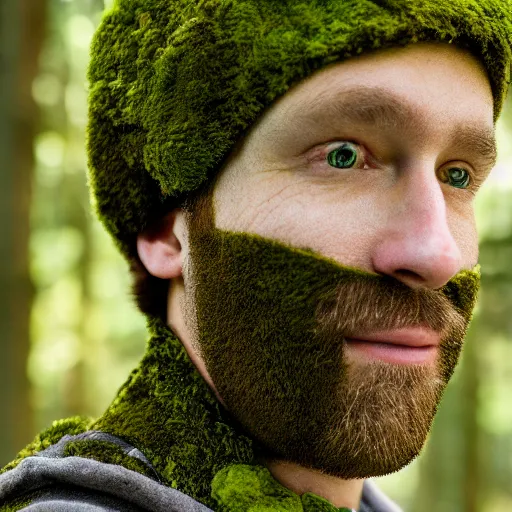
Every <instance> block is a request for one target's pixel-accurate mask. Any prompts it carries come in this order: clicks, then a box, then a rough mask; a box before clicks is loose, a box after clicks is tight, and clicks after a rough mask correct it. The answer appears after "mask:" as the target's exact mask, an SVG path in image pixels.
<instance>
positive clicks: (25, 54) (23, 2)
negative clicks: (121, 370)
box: [0, 0, 46, 466]
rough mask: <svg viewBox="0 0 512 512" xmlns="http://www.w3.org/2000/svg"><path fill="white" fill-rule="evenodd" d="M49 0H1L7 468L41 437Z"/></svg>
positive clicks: (0, 267) (0, 233) (0, 255)
mask: <svg viewBox="0 0 512 512" xmlns="http://www.w3.org/2000/svg"><path fill="white" fill-rule="evenodd" d="M45 4H46V1H45V0H1V1H0V156H1V159H2V170H1V172H0V263H1V264H0V329H1V331H0V333H1V335H0V389H1V393H0V466H1V465H3V464H4V463H6V462H8V461H9V460H10V459H12V458H13V457H14V455H15V454H16V452H17V451H18V450H20V449H21V448H22V447H23V446H24V445H25V444H27V443H28V442H29V441H30V440H31V438H32V437H33V435H34V428H33V418H32V411H31V406H30V386H29V383H28V378H27V371H26V368H27V357H28V354H29V347H30V338H29V327H30V325H29V324H30V308H31V302H32V294H33V292H32V284H31V280H30V273H29V258H28V241H29V221H30V197H31V180H32V168H33V164H34V162H33V149H32V146H33V138H34V134H35V131H36V127H37V109H36V107H35V104H34V101H33V100H32V93H31V90H32V81H33V79H34V77H35V75H36V73H37V64H38V57H39V52H40V49H41V46H42V42H43V36H44V23H43V21H44V19H45V13H46V9H45V8H46V5H45Z"/></svg>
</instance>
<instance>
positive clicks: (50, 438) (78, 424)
mask: <svg viewBox="0 0 512 512" xmlns="http://www.w3.org/2000/svg"><path fill="white" fill-rule="evenodd" d="M92 422H93V420H92V419H91V418H84V417H81V416H74V417H72V418H67V419H63V420H57V421H54V422H53V423H52V425H51V426H50V427H49V428H47V429H46V430H43V431H42V432H41V433H39V434H38V435H37V436H36V438H35V439H34V440H33V441H32V442H31V443H30V444H29V445H27V446H26V447H25V448H23V450H21V451H20V452H19V453H18V455H17V456H16V458H15V459H14V460H13V461H12V462H10V463H9V464H7V465H6V466H5V467H4V468H2V469H1V470H0V473H3V472H4V471H8V470H9V469H12V468H14V467H16V466H17V465H18V464H19V463H20V462H21V461H22V460H23V459H24V458H25V457H30V456H31V455H34V454H35V453H37V452H40V451H42V450H44V449H46V448H48V447H49V446H50V445H52V444H55V443H57V442H58V441H59V440H60V439H61V438H62V437H63V436H65V435H66V434H69V435H76V434H81V433H82V432H85V431H86V430H89V428H90V426H91V424H92Z"/></svg>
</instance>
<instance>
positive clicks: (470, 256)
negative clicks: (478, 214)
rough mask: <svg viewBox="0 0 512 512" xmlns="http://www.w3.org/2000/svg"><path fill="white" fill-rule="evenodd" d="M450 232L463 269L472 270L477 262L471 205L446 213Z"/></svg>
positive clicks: (475, 236)
mask: <svg viewBox="0 0 512 512" xmlns="http://www.w3.org/2000/svg"><path fill="white" fill-rule="evenodd" d="M448 219H449V220H448V223H449V228H450V232H451V234H452V236H453V238H454V240H455V242H456V243H457V245H458V247H459V249H460V252H461V255H462V265H463V267H464V268H472V267H473V266H474V265H475V264H476V263H477V261H478V233H477V229H476V220H475V214H474V210H473V206H472V205H469V204H468V205H466V206H465V207H464V208H457V210H456V211H453V210H450V211H449V212H448Z"/></svg>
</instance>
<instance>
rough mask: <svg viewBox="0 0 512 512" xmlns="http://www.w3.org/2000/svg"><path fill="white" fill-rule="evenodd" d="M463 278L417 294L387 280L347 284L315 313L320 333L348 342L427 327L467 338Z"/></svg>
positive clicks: (346, 282)
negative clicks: (376, 333)
mask: <svg viewBox="0 0 512 512" xmlns="http://www.w3.org/2000/svg"><path fill="white" fill-rule="evenodd" d="M466 279H468V280H469V279H472V277H464V276H462V277H460V278H459V279H458V280H453V281H452V282H450V283H449V285H447V286H445V287H443V288H440V289H438V290H431V289H424V288H418V289H413V288H410V287H408V286H406V285H405V284H403V283H401V282H400V281H398V280H396V279H393V278H388V277H385V276H371V277H369V278H361V277H359V278H357V277H354V278H352V279H348V280H344V281H343V282H341V283H340V284H338V285H337V286H336V288H335V289H334V290H333V292H332V293H331V294H330V296H328V297H325V298H324V299H322V300H321V301H320V302H319V304H318V306H317V309H316V319H317V322H318V326H319V330H320V331H321V333H323V334H325V335H328V336H336V337H339V336H340V333H341V334H342V335H343V336H344V337H350V336H356V335H361V334H364V333H369V332H372V331H381V330H391V329H400V328H404V327H413V326H414V327H417V326H423V327H427V328H430V329H433V330H434V331H436V332H438V333H440V334H441V338H442V339H443V338H445V337H454V336H455V337H463V335H464V333H465V330H466V328H467V325H468V324H469V320H470V318H469V316H468V315H467V314H465V313H464V309H463V308H462V305H461V304H458V303H457V297H458V296H460V295H461V293H460V292H461V291H462V290H464V288H465V280H466ZM473 300H474V298H473Z"/></svg>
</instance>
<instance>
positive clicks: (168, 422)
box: [87, 320, 255, 507]
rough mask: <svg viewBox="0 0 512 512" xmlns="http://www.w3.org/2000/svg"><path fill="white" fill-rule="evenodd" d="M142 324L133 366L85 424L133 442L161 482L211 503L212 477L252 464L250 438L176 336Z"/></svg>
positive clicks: (159, 325)
mask: <svg viewBox="0 0 512 512" xmlns="http://www.w3.org/2000/svg"><path fill="white" fill-rule="evenodd" d="M150 328H151V331H152V332H153V337H152V338H151V339H150V341H149V345H148V349H147V351H146V355H145V356H144V358H143V360H142V362H141V364H140V366H139V367H138V368H137V369H136V370H135V371H134V372H132V375H131V376H130V378H129V379H128V381H127V382H126V384H125V385H124V386H123V387H122V388H121V390H120V392H119V394H118V396H117V398H116V399H115V400H114V402H113V403H112V405H111V407H110V408H109V409H108V410H107V411H106V413H105V414H104V415H103V416H102V417H101V418H100V419H99V420H98V421H96V422H95V423H94V424H93V425H92V428H94V429H97V430H102V431H103V432H108V433H111V434H114V435H117V436H119V437H121V438H123V439H125V440H126V441H128V442H129V443H130V444H132V445H133V446H135V447H136V448H139V449H140V450H141V451H142V452H143V453H144V455H145V456H146V457H147V458H148V459H149V460H150V462H151V464H152V465H153V466H154V467H155V469H156V471H157V472H158V474H159V476H160V478H161V479H162V481H163V483H164V484H166V485H168V486H170V487H173V488H177V489H179V490H180V491H182V492H184V493H185V494H188V495H189V496H192V497H194V498H195V499H196V500H198V501H200V502H202V503H204V504H206V505H208V506H210V507H213V506H214V505H215V502H214V501H213V500H212V498H211V496H210V493H211V488H210V484H211V481H212V480H213V477H214V475H215V474H216V473H217V472H218V471H220V470H221V469H223V468H224V467H226V466H228V465H230V464H233V463H245V464H252V463H254V461H255V455H254V453H253V442H252V441H251V439H249V437H247V436H246V435H244V434H243V432H241V431H240V429H239V428H238V427H237V425H236V423H235V422H234V421H233V420H232V419H231V418H230V416H229V414H228V413H227V411H225V410H224V409H223V407H222V406H221V404H220V403H219V402H218V401H217V398H216V397H215V395H214V393H213V392H212V390H211V389H210V388H209V387H208V385H207V384H206V382H205V381H204V380H203V378H202V377H201V375H200V374H199V372H198V371H197V369H196V368H195V366H194V365H193V363H192V362H191V361H190V358H189V357H188V355H187V353H186V351H185V349H184V348H183V346H182V344H181V342H180V341H179V339H178V338H177V337H176V336H175V335H174V334H173V333H172V332H171V331H170V330H169V328H168V327H167V326H165V325H164V324H163V323H161V322H160V321H158V320H152V321H150ZM87 442H89V441H87ZM96 453H97V456H100V457H101V453H100V452H96ZM100 460H103V458H100ZM135 470H136V469H135Z"/></svg>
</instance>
